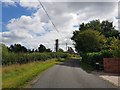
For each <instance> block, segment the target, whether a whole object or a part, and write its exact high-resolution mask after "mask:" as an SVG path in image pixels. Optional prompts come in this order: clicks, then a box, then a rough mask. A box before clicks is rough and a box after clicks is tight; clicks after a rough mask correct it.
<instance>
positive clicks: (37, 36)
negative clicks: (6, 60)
mask: <svg viewBox="0 0 120 90" xmlns="http://www.w3.org/2000/svg"><path fill="white" fill-rule="evenodd" d="M16 1H17V2H16ZM33 1H34V0H32V1H30V0H3V1H2V2H3V3H2V27H3V28H2V32H0V35H2V39H3V43H5V44H6V45H8V46H9V45H11V44H14V43H20V44H22V45H24V46H26V47H28V48H31V49H32V48H37V47H38V46H39V45H40V44H44V45H45V46H46V47H47V48H51V49H52V50H53V49H54V44H55V39H59V43H60V48H62V49H64V50H65V44H66V43H68V45H69V46H72V43H73V42H72V41H71V40H70V38H71V36H72V33H73V31H75V30H78V25H79V24H81V23H83V22H85V23H87V22H89V21H91V20H95V19H100V20H101V21H102V20H109V21H113V24H114V26H116V28H118V3H117V2H107V1H111V0H106V2H68V1H67V0H66V2H42V4H43V5H44V7H45V9H46V11H47V12H48V14H49V16H50V18H51V19H52V21H53V22H54V24H55V26H56V28H57V29H58V32H57V31H56V30H55V28H54V27H53V25H52V24H51V22H50V20H49V19H48V17H47V15H46V14H45V12H44V10H43V9H42V8H41V6H40V4H39V3H38V2H37V0H35V1H34V2H33ZM50 1H52V0H50ZM85 1H88V0H85ZM89 1H90V0H89ZM94 1H97V0H94ZM112 1H114V0H112Z"/></svg>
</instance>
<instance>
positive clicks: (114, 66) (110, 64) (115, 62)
mask: <svg viewBox="0 0 120 90" xmlns="http://www.w3.org/2000/svg"><path fill="white" fill-rule="evenodd" d="M103 63H104V71H105V72H107V73H120V58H104V59H103Z"/></svg>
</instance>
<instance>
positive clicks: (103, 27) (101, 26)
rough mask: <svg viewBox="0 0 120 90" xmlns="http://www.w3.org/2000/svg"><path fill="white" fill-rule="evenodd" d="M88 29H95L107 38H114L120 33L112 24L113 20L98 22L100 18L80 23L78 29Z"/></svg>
mask: <svg viewBox="0 0 120 90" xmlns="http://www.w3.org/2000/svg"><path fill="white" fill-rule="evenodd" d="M88 29H92V30H97V31H99V32H101V33H102V34H103V35H104V36H105V37H107V38H109V37H113V36H114V37H115V38H118V37H119V34H120V32H119V31H118V30H116V29H115V27H114V26H113V22H109V21H107V20H106V21H102V22H100V20H93V21H90V22H89V23H86V24H84V23H82V24H80V27H79V30H80V31H84V30H88Z"/></svg>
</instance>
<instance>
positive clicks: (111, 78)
mask: <svg viewBox="0 0 120 90" xmlns="http://www.w3.org/2000/svg"><path fill="white" fill-rule="evenodd" d="M92 73H93V74H94V75H97V76H98V77H100V78H102V79H103V80H106V81H108V82H110V83H112V84H114V85H115V86H117V87H119V88H120V75H118V74H114V73H105V72H101V71H99V72H97V71H93V72H92Z"/></svg>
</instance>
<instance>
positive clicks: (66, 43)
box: [66, 43, 67, 52]
mask: <svg viewBox="0 0 120 90" xmlns="http://www.w3.org/2000/svg"><path fill="white" fill-rule="evenodd" d="M66 52H67V43H66Z"/></svg>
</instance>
